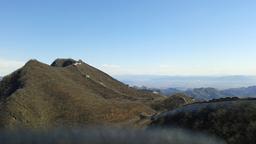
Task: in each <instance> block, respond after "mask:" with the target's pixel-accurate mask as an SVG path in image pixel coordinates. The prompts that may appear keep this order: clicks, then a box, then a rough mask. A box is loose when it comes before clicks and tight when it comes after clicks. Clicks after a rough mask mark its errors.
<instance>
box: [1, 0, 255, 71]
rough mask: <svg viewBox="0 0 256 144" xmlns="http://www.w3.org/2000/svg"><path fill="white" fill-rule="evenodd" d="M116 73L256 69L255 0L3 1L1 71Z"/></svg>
mask: <svg viewBox="0 0 256 144" xmlns="http://www.w3.org/2000/svg"><path fill="white" fill-rule="evenodd" d="M58 57H70V58H74V59H83V60H84V61H85V62H87V63H89V64H91V65H93V66H96V67H97V68H100V69H102V70H104V71H106V72H108V73H110V74H112V75H123V74H153V75H254V74H255V73H256V66H255V64H254V63H255V61H256V1H254V0H22V1H21V0H0V75H6V74H8V73H10V72H11V71H13V70H15V69H16V68H18V67H20V66H22V65H23V64H24V63H25V62H26V61H27V60H29V59H32V58H33V59H34V58H35V59H38V60H40V61H42V62H45V63H51V62H52V61H53V60H54V59H55V58H58Z"/></svg>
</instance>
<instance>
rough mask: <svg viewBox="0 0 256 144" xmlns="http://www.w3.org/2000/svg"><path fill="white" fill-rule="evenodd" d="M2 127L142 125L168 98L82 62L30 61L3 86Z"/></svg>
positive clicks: (0, 110)
mask: <svg viewBox="0 0 256 144" xmlns="http://www.w3.org/2000/svg"><path fill="white" fill-rule="evenodd" d="M0 98H1V101H0V126H1V127H5V128H12V127H28V128H38V127H42V128H47V127H55V126H65V127H72V126H78V125H87V124H90V125H94V124H104V125H105V124H120V123H121V124H127V125H136V121H137V120H138V119H139V118H140V115H141V113H143V114H147V115H153V114H154V113H156V111H155V110H154V109H153V108H151V104H152V103H154V101H161V100H164V99H165V98H164V97H163V96H160V95H156V94H153V93H147V92H141V91H138V90H135V89H133V88H130V87H128V86H127V85H124V84H123V83H121V82H119V81H117V80H115V79H113V78H112V77H110V76H109V75H107V74H105V73H103V72H101V71H99V70H98V69H95V68H93V67H91V66H89V65H87V64H86V63H84V62H82V61H75V60H72V59H57V60H56V61H55V62H53V64H52V65H51V66H49V65H46V64H43V63H41V62H38V61H36V60H31V61H29V62H28V63H27V64H26V65H25V66H24V67H22V68H21V69H19V70H17V71H15V72H14V73H12V74H11V75H8V76H6V77H4V78H3V80H2V81H1V83H0Z"/></svg>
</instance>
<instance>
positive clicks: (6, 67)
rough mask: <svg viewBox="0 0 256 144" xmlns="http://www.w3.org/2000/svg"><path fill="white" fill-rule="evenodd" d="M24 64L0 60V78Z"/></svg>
mask: <svg viewBox="0 0 256 144" xmlns="http://www.w3.org/2000/svg"><path fill="white" fill-rule="evenodd" d="M24 64H25V62H23V61H17V60H7V59H0V76H4V75H7V74H10V73H11V72H13V71H15V70H16V69H18V68H20V67H22V66H23V65H24Z"/></svg>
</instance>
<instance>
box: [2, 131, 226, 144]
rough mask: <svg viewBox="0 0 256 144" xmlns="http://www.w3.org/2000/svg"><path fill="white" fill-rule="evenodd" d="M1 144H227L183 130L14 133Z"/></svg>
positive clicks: (5, 132) (5, 135)
mask: <svg viewBox="0 0 256 144" xmlns="http://www.w3.org/2000/svg"><path fill="white" fill-rule="evenodd" d="M0 143H1V144H224V142H223V141H221V140H219V139H217V138H214V137H210V136H206V135H201V134H196V133H191V132H187V131H183V130H177V129H173V130H134V129H133V130H128V129H110V128H86V129H71V130H67V129H56V130H44V131H37V130H15V131H2V132H0Z"/></svg>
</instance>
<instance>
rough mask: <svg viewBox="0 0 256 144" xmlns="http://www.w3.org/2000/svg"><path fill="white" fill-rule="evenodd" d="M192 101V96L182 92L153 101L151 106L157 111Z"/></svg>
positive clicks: (170, 108)
mask: <svg viewBox="0 0 256 144" xmlns="http://www.w3.org/2000/svg"><path fill="white" fill-rule="evenodd" d="M194 102H195V100H194V99H193V98H191V97H188V96H187V95H185V94H182V93H177V94H174V95H172V96H170V97H168V98H167V99H165V100H161V101H157V102H155V103H153V104H152V106H153V108H154V109H156V110H158V111H169V110H173V109H176V108H179V107H182V106H184V105H187V104H191V103H194Z"/></svg>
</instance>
